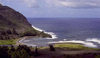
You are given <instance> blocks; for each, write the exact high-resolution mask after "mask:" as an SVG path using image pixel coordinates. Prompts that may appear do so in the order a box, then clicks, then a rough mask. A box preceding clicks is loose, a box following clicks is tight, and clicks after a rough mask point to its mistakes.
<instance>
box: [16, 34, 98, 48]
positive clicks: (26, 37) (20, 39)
mask: <svg viewBox="0 0 100 58" xmlns="http://www.w3.org/2000/svg"><path fill="white" fill-rule="evenodd" d="M29 38H34V39H35V38H36V39H38V38H39V37H37V36H35V37H34V36H25V37H22V38H19V39H18V41H17V42H16V44H15V45H17V46H18V45H27V46H31V47H36V46H37V45H35V44H27V43H22V42H21V41H22V40H25V39H29ZM49 44H53V45H56V44H80V45H82V46H84V47H89V46H86V45H85V44H83V43H78V42H70V41H69V42H68V41H66V42H48V43H47V45H49ZM38 47H39V46H38ZM40 47H45V46H40ZM89 48H97V47H89Z"/></svg>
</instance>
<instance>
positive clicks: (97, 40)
mask: <svg viewBox="0 0 100 58" xmlns="http://www.w3.org/2000/svg"><path fill="white" fill-rule="evenodd" d="M86 41H91V42H96V43H98V44H100V39H98V38H88V39H86Z"/></svg>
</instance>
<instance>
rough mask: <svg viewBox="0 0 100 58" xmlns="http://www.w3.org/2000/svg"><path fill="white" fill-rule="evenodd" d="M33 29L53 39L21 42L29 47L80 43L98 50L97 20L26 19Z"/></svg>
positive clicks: (98, 20) (99, 35)
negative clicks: (47, 34)
mask: <svg viewBox="0 0 100 58" xmlns="http://www.w3.org/2000/svg"><path fill="white" fill-rule="evenodd" d="M28 21H29V22H30V23H31V24H32V26H33V28H35V29H37V30H40V31H44V32H46V33H49V34H51V35H52V37H53V38H38V39H34V38H30V39H26V40H23V41H22V42H23V43H25V44H27V45H29V46H36V45H37V46H46V45H48V44H49V43H64V42H65V43H66V42H73V43H81V44H83V45H85V46H87V47H96V48H100V19H99V18H28Z"/></svg>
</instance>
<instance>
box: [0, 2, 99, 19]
mask: <svg viewBox="0 0 100 58" xmlns="http://www.w3.org/2000/svg"><path fill="white" fill-rule="evenodd" d="M0 3H1V4H3V5H8V6H10V7H12V8H13V9H15V10H17V11H19V12H21V13H22V14H24V15H25V16H26V17H64V18H65V17H73V18H74V17H83V18H91V17H92V18H100V0H0Z"/></svg>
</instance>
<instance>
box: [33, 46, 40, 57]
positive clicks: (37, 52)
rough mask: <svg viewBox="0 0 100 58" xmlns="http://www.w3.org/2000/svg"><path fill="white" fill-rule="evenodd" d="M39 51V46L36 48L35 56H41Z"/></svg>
mask: <svg viewBox="0 0 100 58" xmlns="http://www.w3.org/2000/svg"><path fill="white" fill-rule="evenodd" d="M39 55H40V54H39V51H38V48H37V46H36V47H35V50H34V56H39Z"/></svg>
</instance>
